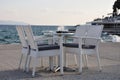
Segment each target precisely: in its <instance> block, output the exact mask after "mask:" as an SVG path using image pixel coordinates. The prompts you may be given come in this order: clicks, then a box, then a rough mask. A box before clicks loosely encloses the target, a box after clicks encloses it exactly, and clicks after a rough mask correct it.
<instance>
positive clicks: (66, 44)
mask: <svg viewBox="0 0 120 80" xmlns="http://www.w3.org/2000/svg"><path fill="white" fill-rule="evenodd" d="M63 46H64V47H72V48H78V47H79V45H78V44H77V43H63ZM82 48H83V49H94V48H95V45H84V44H83V45H82Z"/></svg>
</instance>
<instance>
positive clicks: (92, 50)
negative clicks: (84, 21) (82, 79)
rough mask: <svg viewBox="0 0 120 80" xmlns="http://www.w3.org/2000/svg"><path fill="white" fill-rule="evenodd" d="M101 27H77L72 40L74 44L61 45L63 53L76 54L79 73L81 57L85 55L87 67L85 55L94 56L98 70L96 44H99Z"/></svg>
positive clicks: (80, 70)
mask: <svg viewBox="0 0 120 80" xmlns="http://www.w3.org/2000/svg"><path fill="white" fill-rule="evenodd" d="M102 29H103V26H98V25H83V26H80V27H77V29H76V33H75V36H73V37H72V38H74V39H75V40H74V43H63V47H64V49H63V50H64V53H72V54H76V55H77V57H78V64H79V73H81V72H82V58H83V57H82V56H83V54H84V55H85V58H86V59H85V60H86V61H85V62H86V66H87V55H88V54H89V55H90V54H96V55H97V61H98V66H99V69H100V70H101V66H100V58H99V51H98V47H99V46H98V44H99V42H100V36H101V32H102Z"/></svg>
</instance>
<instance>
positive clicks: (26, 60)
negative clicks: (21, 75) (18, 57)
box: [24, 55, 29, 71]
mask: <svg viewBox="0 0 120 80" xmlns="http://www.w3.org/2000/svg"><path fill="white" fill-rule="evenodd" d="M28 57H29V55H26V59H25V65H24V71H26V69H27V68H26V67H27V62H28Z"/></svg>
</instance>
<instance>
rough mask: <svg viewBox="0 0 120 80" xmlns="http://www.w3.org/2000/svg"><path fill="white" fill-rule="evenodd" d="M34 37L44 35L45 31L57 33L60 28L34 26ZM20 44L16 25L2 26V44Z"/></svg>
mask: <svg viewBox="0 0 120 80" xmlns="http://www.w3.org/2000/svg"><path fill="white" fill-rule="evenodd" d="M71 27H72V26H66V27H65V29H69V28H71ZM32 29H33V33H34V35H38V36H40V35H43V34H44V32H45V31H53V32H55V31H56V30H57V29H58V26H52V25H49V26H48V25H47V26H46V25H37V26H36V25H32ZM13 43H20V40H19V36H18V33H17V31H16V26H15V25H0V44H13Z"/></svg>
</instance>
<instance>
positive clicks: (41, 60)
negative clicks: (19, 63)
mask: <svg viewBox="0 0 120 80" xmlns="http://www.w3.org/2000/svg"><path fill="white" fill-rule="evenodd" d="M40 62H41V67H42V68H43V67H44V66H43V58H42V57H41V59H40Z"/></svg>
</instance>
